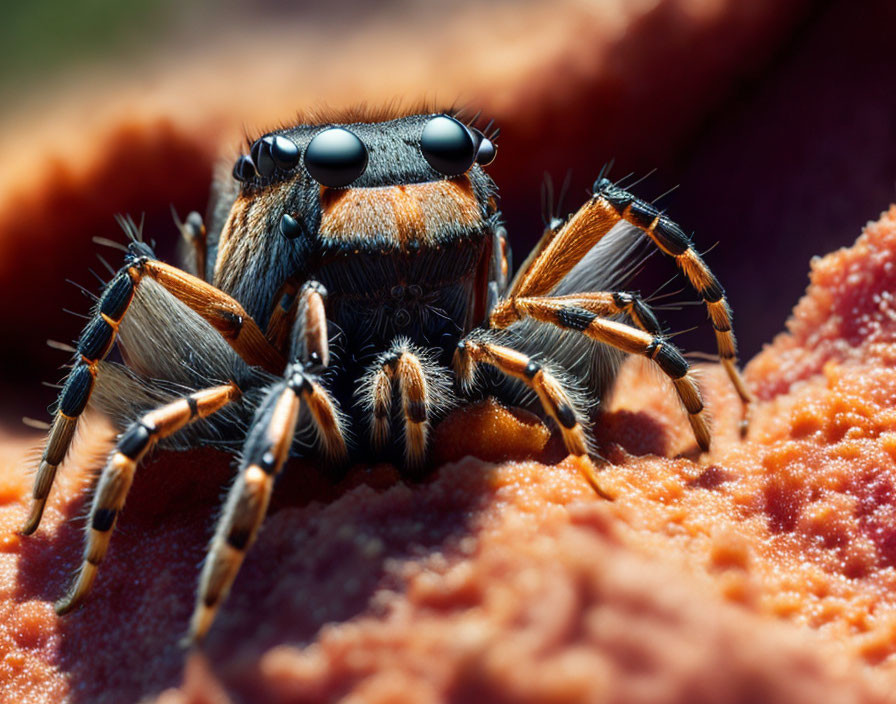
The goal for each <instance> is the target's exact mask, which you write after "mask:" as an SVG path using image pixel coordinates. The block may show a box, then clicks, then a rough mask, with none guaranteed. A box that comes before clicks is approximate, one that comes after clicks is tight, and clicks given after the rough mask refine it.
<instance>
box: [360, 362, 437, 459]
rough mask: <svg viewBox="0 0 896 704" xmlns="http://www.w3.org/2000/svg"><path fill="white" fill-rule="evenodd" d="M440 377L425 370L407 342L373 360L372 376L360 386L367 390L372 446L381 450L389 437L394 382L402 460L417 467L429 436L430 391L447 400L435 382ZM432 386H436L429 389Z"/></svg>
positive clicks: (431, 401)
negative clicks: (400, 422) (401, 422)
mask: <svg viewBox="0 0 896 704" xmlns="http://www.w3.org/2000/svg"><path fill="white" fill-rule="evenodd" d="M440 378H441V377H439V376H438V374H437V372H434V370H432V369H427V364H426V363H425V362H424V361H422V360H421V358H420V356H418V355H417V354H415V353H414V352H412V351H410V348H409V346H407V345H401V346H399V347H398V348H397V349H395V350H393V351H391V352H387V353H386V354H384V355H382V356H381V357H380V358H379V359H378V360H377V362H376V364H375V365H374V367H373V371H372V375H369V376H368V379H367V381H366V383H365V384H364V385H362V388H363V389H366V391H367V398H366V399H365V401H366V405H367V407H368V409H369V410H370V411H371V413H372V423H371V427H370V434H371V442H372V443H373V446H374V448H375V449H378V450H379V449H382V448H383V446H384V445H385V443H386V441H387V440H388V438H389V424H390V416H391V414H392V385H393V383H397V384H398V393H399V395H400V396H401V411H402V416H403V418H404V452H405V463H406V465H407V466H408V467H410V468H415V467H419V466H420V465H421V464H422V463H423V460H424V459H425V458H426V445H427V441H428V438H429V428H430V417H431V414H432V410H433V409H432V405H433V400H434V399H433V394H434V393H437V394H439V399H440V400H441V401H442V402H446V400H447V399H448V394H447V389H445V388H442V386H444V384H440V383H439V381H438V380H439V379H440ZM434 386H435V387H439V388H438V389H436V388H433V387H434Z"/></svg>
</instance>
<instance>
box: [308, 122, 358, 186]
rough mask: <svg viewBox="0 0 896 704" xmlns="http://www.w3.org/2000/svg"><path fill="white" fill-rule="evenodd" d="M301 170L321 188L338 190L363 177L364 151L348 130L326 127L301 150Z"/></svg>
mask: <svg viewBox="0 0 896 704" xmlns="http://www.w3.org/2000/svg"><path fill="white" fill-rule="evenodd" d="M305 168H306V169H308V173H309V174H311V178H313V179H314V180H315V181H317V182H318V183H319V184H321V185H322V186H327V187H329V188H342V187H343V186H348V185H349V184H350V183H351V182H352V181H354V180H356V179H357V178H358V177H359V176H360V175H361V174H363V173H364V169H366V168H367V148H366V147H365V146H364V142H362V141H361V140H360V139H358V138H357V137H356V136H355V135H354V134H353V133H351V132H349V131H348V130H345V129H342V128H341V127H330V128H329V129H326V130H324V131H323V132H320V133H319V134H317V135H315V137H314V139H312V140H311V141H310V142H309V143H308V146H307V147H305Z"/></svg>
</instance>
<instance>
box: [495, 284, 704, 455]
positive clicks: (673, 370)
mask: <svg viewBox="0 0 896 704" xmlns="http://www.w3.org/2000/svg"><path fill="white" fill-rule="evenodd" d="M610 295H611V296H612V294H610ZM576 298H580V299H581V297H577V296H569V297H567V296H558V297H556V298H553V297H549V296H548V297H538V296H533V297H531V298H530V297H526V298H517V299H516V300H515V301H514V302H513V307H512V310H513V312H514V313H515V314H516V315H517V316H519V317H518V318H517V319H521V318H532V319H534V320H538V321H540V322H543V323H548V324H550V325H556V326H557V327H560V328H565V329H567V330H574V331H576V332H580V333H582V334H584V335H587V336H588V337H590V338H591V339H592V340H597V341H598V342H603V343H604V344H607V345H610V346H611V347H615V348H616V349H619V350H622V351H623V352H627V353H628V354H638V355H642V356H644V357H647V358H648V359H650V360H652V361H654V362H656V364H657V366H658V367H659V368H660V369H661V370H662V371H663V373H664V374H666V376H668V377H669V379H671V381H672V384H673V385H674V386H675V390H676V391H677V392H678V397H679V398H680V399H681V403H682V405H683V406H684V409H685V410H686V411H687V414H688V421H689V422H690V424H691V428H692V429H693V431H694V437H695V438H696V439H697V444H698V445H699V446H700V449H701V450H703V451H704V452H705V451H707V450H709V446H710V438H711V434H710V432H709V423H708V422H707V420H706V414H705V413H704V411H703V398H702V397H701V395H700V388H699V387H698V386H697V382H696V381H695V380H694V375H693V372H692V371H691V370H690V367H689V365H688V362H687V360H686V359H685V358H684V357H683V356H682V354H681V352H680V351H679V350H678V348H677V347H675V346H674V345H673V344H672V343H671V342H669V341H668V340H666V339H664V338H663V337H662V336H660V335H658V334H656V333H654V332H646V331H644V330H640V329H638V328H635V327H633V326H630V325H626V324H624V323H620V322H617V321H615V320H608V319H607V318H604V317H601V314H600V312H599V311H598V310H593V309H589V307H588V306H587V303H588V301H587V300H586V299H581V300H578V301H576V300H575V299H576ZM581 304H586V305H581ZM498 322H499V323H503V322H504V320H499V321H498ZM510 322H513V321H512V320H511V321H510Z"/></svg>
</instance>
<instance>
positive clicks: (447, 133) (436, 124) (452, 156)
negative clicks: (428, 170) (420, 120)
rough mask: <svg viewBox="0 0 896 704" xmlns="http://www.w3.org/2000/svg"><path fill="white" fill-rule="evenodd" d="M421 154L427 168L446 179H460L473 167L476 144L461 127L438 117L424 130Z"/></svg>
mask: <svg viewBox="0 0 896 704" xmlns="http://www.w3.org/2000/svg"><path fill="white" fill-rule="evenodd" d="M420 151H421V152H423V157H424V158H425V159H426V161H427V162H429V165H430V166H431V167H432V168H434V169H435V170H436V171H438V172H439V173H440V174H444V175H445V176H459V175H460V174H462V173H464V172H465V171H466V170H467V169H469V168H470V167H471V166H472V165H473V160H474V159H475V158H476V143H475V142H474V140H473V135H472V134H470V130H468V129H467V128H466V127H465V126H464V125H463V124H461V123H460V122H458V121H457V120H455V119H454V118H453V117H447V116H446V115H439V116H438V117H434V118H432V119H431V120H430V121H429V122H427V123H426V127H424V128H423V134H422V136H421V137H420Z"/></svg>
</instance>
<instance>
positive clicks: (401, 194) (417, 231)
mask: <svg viewBox="0 0 896 704" xmlns="http://www.w3.org/2000/svg"><path fill="white" fill-rule="evenodd" d="M321 211H322V216H321V224H320V234H321V235H322V236H323V237H327V238H331V239H335V240H354V241H363V240H364V239H367V238H373V237H376V236H380V237H385V238H386V239H387V240H390V241H392V242H393V243H394V244H395V245H396V246H399V247H402V248H404V247H405V246H407V244H408V243H409V242H412V241H415V240H416V241H418V242H424V243H431V242H434V241H436V239H437V237H438V235H439V234H440V233H442V232H444V230H445V228H446V227H449V226H453V227H455V228H456V227H463V228H467V227H469V228H471V229H472V228H478V227H479V226H481V224H482V214H481V210H480V207H479V203H478V202H477V201H476V196H475V194H474V193H473V188H472V186H471V184H470V180H469V179H468V178H467V177H466V176H459V177H457V178H454V179H450V180H445V181H428V182H425V183H409V184H404V185H398V186H382V187H374V188H349V189H345V190H333V189H329V188H325V187H322V188H321Z"/></svg>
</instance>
